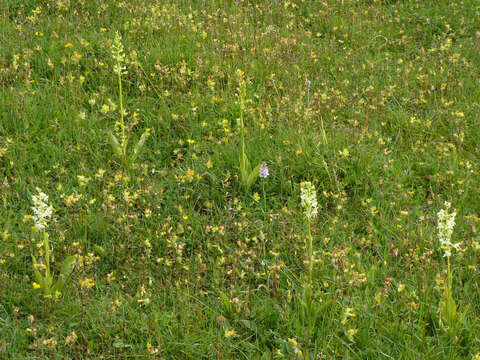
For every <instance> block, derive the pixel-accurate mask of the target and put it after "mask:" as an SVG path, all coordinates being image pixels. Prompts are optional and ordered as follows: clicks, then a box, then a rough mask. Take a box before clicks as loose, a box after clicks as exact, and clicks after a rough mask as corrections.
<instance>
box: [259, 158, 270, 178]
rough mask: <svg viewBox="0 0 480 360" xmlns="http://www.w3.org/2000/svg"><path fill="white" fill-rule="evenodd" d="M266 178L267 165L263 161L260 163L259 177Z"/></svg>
mask: <svg viewBox="0 0 480 360" xmlns="http://www.w3.org/2000/svg"><path fill="white" fill-rule="evenodd" d="M267 176H268V166H267V163H266V162H265V161H264V162H262V166H260V177H261V178H262V179H265V178H266V177H267Z"/></svg>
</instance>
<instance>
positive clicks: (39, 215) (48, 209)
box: [32, 188, 53, 231]
mask: <svg viewBox="0 0 480 360" xmlns="http://www.w3.org/2000/svg"><path fill="white" fill-rule="evenodd" d="M37 191H38V194H37V195H33V196H32V202H33V206H32V210H33V221H34V222H35V225H34V227H33V228H34V229H35V230H37V231H38V230H43V229H45V227H46V226H47V222H48V219H50V218H51V217H52V214H53V207H52V206H51V205H48V204H47V202H48V196H47V195H46V194H45V193H43V192H42V191H41V190H40V189H38V188H37Z"/></svg>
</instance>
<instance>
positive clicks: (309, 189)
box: [300, 181, 318, 221]
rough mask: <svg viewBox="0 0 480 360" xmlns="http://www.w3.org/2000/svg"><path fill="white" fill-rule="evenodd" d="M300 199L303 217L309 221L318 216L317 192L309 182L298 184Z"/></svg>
mask: <svg viewBox="0 0 480 360" xmlns="http://www.w3.org/2000/svg"><path fill="white" fill-rule="evenodd" d="M300 199H301V204H302V207H303V209H304V214H305V217H306V218H307V219H308V220H309V221H310V220H311V219H312V218H313V217H315V216H316V215H317V214H318V203H317V192H316V190H315V187H314V186H313V185H312V183H311V182H310V181H304V182H302V183H301V184H300Z"/></svg>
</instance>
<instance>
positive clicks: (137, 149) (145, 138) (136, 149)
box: [131, 130, 150, 161]
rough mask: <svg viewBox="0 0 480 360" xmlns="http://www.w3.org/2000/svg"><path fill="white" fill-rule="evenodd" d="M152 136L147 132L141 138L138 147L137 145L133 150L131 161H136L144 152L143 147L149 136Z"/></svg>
mask: <svg viewBox="0 0 480 360" xmlns="http://www.w3.org/2000/svg"><path fill="white" fill-rule="evenodd" d="M149 135H150V131H149V130H145V131H144V132H143V134H142V136H141V137H140V140H138V142H137V145H135V148H134V149H133V154H132V158H131V161H135V159H136V158H137V156H138V155H139V154H140V153H141V152H142V149H143V145H145V141H146V140H147V138H148V136H149Z"/></svg>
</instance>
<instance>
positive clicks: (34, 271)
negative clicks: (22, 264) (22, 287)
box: [32, 255, 46, 292]
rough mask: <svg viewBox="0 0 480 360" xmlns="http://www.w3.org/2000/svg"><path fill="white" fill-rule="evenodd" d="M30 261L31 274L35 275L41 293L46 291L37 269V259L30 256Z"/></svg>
mask: <svg viewBox="0 0 480 360" xmlns="http://www.w3.org/2000/svg"><path fill="white" fill-rule="evenodd" d="M32 261H33V274H34V275H35V279H37V282H38V285H40V287H41V289H42V291H43V292H45V291H46V288H45V282H44V280H43V277H42V275H41V274H40V271H38V269H37V264H38V263H37V259H35V256H33V255H32Z"/></svg>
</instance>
